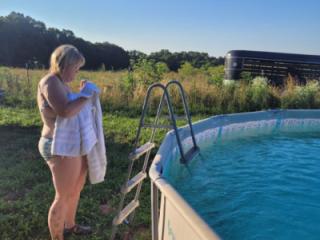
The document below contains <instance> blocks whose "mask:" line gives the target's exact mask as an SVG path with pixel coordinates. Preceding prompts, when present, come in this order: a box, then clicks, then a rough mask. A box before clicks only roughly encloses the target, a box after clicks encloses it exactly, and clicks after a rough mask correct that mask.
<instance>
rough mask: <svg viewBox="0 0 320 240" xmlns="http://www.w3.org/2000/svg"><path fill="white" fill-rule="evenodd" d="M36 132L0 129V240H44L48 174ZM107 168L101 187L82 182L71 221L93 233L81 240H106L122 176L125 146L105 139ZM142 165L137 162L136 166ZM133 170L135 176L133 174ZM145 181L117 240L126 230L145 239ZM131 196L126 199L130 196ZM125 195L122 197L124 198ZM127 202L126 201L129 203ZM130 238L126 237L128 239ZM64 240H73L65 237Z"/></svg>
mask: <svg viewBox="0 0 320 240" xmlns="http://www.w3.org/2000/svg"><path fill="white" fill-rule="evenodd" d="M39 136H40V128H39V127H28V128H22V127H14V126H0V239H2V240H4V239H10V240H11V239H16V240H19V239H38V240H42V239H49V232H48V228H47V212H48V209H49V207H50V204H51V202H52V200H53V197H54V189H53V186H52V182H51V174H50V171H49V169H48V167H47V165H46V163H45V161H44V160H43V159H42V158H41V156H40V155H39V153H38V148H37V145H38V140H39ZM106 147H107V157H108V169H107V176H106V180H105V182H103V183H100V184H96V185H90V184H89V183H88V182H87V184H86V186H85V188H84V190H83V192H82V194H81V199H80V205H79V209H78V214H77V221H78V222H79V223H82V224H89V225H91V226H92V227H93V228H94V234H92V235H90V236H89V237H82V238H81V239H93V240H94V239H96V240H98V239H108V237H109V236H110V234H111V227H112V226H111V224H112V219H113V216H114V215H115V210H114V211H112V212H111V213H106V211H104V210H105V209H104V207H106V206H108V207H110V208H111V209H117V208H118V203H119V199H120V194H119V190H120V187H121V185H122V184H123V183H124V181H125V179H126V174H127V168H128V163H129V160H128V158H127V156H128V154H129V151H130V150H131V147H132V145H131V143H130V141H128V143H121V144H120V143H117V142H116V141H114V137H112V136H111V137H107V139H106ZM141 164H142V161H141ZM141 164H140V166H139V165H137V166H136V169H135V170H134V171H135V172H137V171H138V169H139V167H141ZM149 186H150V185H149V183H148V181H147V182H146V183H145V184H144V186H143V189H142V193H141V207H140V208H139V209H138V211H137V214H136V217H135V222H134V223H133V225H132V227H131V228H130V229H128V228H127V227H125V226H122V227H120V229H119V231H120V234H119V236H120V237H119V239H123V238H124V237H125V235H127V234H126V233H127V232H128V231H129V232H130V233H132V234H133V236H134V237H133V238H134V239H150V238H151V236H150V207H149V206H150V198H149V196H150V190H149ZM131 197H132V196H131ZM129 198H130V196H128V199H129ZM129 200H130V199H129ZM132 234H131V235H132ZM68 239H76V238H75V237H72V236H71V237H69V238H68Z"/></svg>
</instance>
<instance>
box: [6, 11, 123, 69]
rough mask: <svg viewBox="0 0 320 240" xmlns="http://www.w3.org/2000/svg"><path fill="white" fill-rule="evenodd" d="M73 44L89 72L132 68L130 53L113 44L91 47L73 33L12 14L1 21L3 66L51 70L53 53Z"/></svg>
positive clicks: (90, 44) (89, 43)
mask: <svg viewBox="0 0 320 240" xmlns="http://www.w3.org/2000/svg"><path fill="white" fill-rule="evenodd" d="M66 43H67V44H73V45H75V46H77V48H79V50H80V51H81V52H82V53H83V54H84V55H85V57H86V60H87V61H86V68H87V69H98V68H100V67H101V66H102V65H103V66H105V68H107V69H122V68H126V67H127V66H128V64H129V58H128V53H127V52H126V51H125V50H123V49H122V48H121V47H118V46H116V45H114V44H110V43H107V42H105V43H95V44H93V43H91V42H88V41H85V40H83V39H81V38H78V37H76V36H75V35H74V34H73V32H72V31H70V30H62V31H60V30H58V29H55V28H46V26H45V24H44V23H42V22H39V21H36V20H34V19H32V18H31V17H27V16H26V17H25V16H24V15H22V14H20V13H15V12H12V13H11V14H9V15H8V16H6V17H0V65H6V66H14V67H24V66H25V65H26V64H28V63H29V64H30V63H32V64H36V65H37V66H38V67H39V66H46V67H47V66H48V60H49V56H50V54H51V52H52V51H53V50H54V49H55V48H56V47H57V46H59V45H61V44H66Z"/></svg>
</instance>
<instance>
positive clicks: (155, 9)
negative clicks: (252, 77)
mask: <svg viewBox="0 0 320 240" xmlns="http://www.w3.org/2000/svg"><path fill="white" fill-rule="evenodd" d="M30 2H31V4H30ZM28 3H29V4H27V5H26V6H22V4H21V2H19V1H18V0H11V1H10V0H3V1H1V3H0V16H7V15H8V14H10V13H11V12H12V11H14V12H19V13H21V14H23V15H25V16H29V17H31V18H33V19H35V20H37V21H41V22H43V23H44V24H45V25H46V27H47V28H49V27H51V28H57V29H59V30H62V29H67V30H71V31H72V32H74V34H75V36H77V37H80V38H83V39H85V40H87V41H90V42H109V43H112V44H115V45H117V46H119V47H122V48H123V49H125V50H126V51H132V50H137V51H140V52H143V53H146V54H150V53H152V52H158V51H160V50H162V49H167V50H169V51H170V52H182V51H195V52H205V53H208V54H209V56H212V57H224V56H225V54H226V53H227V52H228V51H230V50H251V51H268V52H282V53H298V54H310V55H320V48H319V42H320V34H319V33H318V31H315V30H317V29H319V27H320V16H319V14H318V13H317V10H318V9H320V8H319V7H320V3H319V2H317V1H314V0H308V1H305V2H304V3H302V2H301V3H300V2H293V3H292V2H291V1H288V0H283V1H281V2H277V1H275V0H271V1H269V2H268V3H252V2H251V1H250V0H244V1H241V3H239V2H234V1H225V2H223V3H221V2H218V1H210V0H203V1H202V2H201V4H199V3H196V2H195V1H192V0H188V1H181V0H177V1H175V2H169V1H168V0H166V1H161V2H153V3H150V2H148V1H146V0H141V1H139V2H130V1H127V0H118V1H112V0H110V1H108V2H100V3H99V4H90V3H88V2H86V1H84V0H82V1H77V2H75V1H68V2H62V0H57V1H55V2H54V3H53V2H43V1H40V0H32V1H29V2H28ZM231 3H232V5H231ZM62 5H63V9H62V8H61V6H62ZM216 9H218V11H217V10H216ZM87 19H89V20H87ZM167 36H169V37H167Z"/></svg>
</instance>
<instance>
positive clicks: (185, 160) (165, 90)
mask: <svg viewBox="0 0 320 240" xmlns="http://www.w3.org/2000/svg"><path fill="white" fill-rule="evenodd" d="M173 85H176V86H178V89H179V93H180V96H181V99H182V103H183V108H184V112H185V117H186V120H187V121H188V125H189V128H190V133H191V136H192V142H193V148H192V149H191V150H193V151H194V152H199V150H200V149H199V147H198V146H197V144H196V140H195V137H194V131H193V128H192V121H191V117H190V112H189V108H188V105H187V101H186V98H185V94H184V90H183V87H182V85H181V83H180V82H178V81H177V80H171V81H169V82H168V83H167V84H166V85H163V84H162V83H154V84H152V85H151V86H149V87H148V90H147V94H146V97H145V99H144V103H143V107H142V113H141V117H140V122H139V127H138V131H137V134H136V138H135V142H134V148H133V149H134V150H133V152H134V151H135V150H136V149H137V147H138V144H139V140H140V134H141V129H142V128H143V127H144V126H145V124H144V119H145V115H146V113H147V109H148V103H149V98H150V95H151V93H152V91H153V90H154V89H156V88H160V89H162V90H163V94H162V96H161V99H160V103H159V106H158V109H157V113H156V117H155V120H154V124H153V126H152V125H151V126H150V127H151V128H152V133H151V136H150V139H149V143H153V141H154V137H155V132H156V130H157V128H159V127H158V126H159V125H158V122H159V118H160V115H161V111H162V107H163V103H164V101H165V100H166V102H167V107H168V111H169V117H170V120H171V124H172V128H173V130H174V132H175V136H176V140H177V144H178V147H179V151H180V155H181V158H180V163H182V164H187V163H188V161H189V160H190V159H188V158H186V155H189V157H190V158H192V157H193V156H194V155H192V154H188V153H187V154H185V153H184V152H183V148H182V143H181V140H180V136H179V132H178V128H177V124H176V119H175V115H174V112H173V108H172V103H171V99H170V95H169V92H168V88H169V87H170V86H173ZM160 128H161V127H160ZM151 150H152V149H150V150H148V151H147V152H145V159H144V163H143V167H142V171H141V172H142V173H146V168H147V165H148V162H149V158H150V153H151ZM133 164H134V160H130V163H129V166H128V175H127V179H126V182H125V184H127V183H128V182H129V180H130V178H131V173H132V169H133ZM142 183H143V180H142V181H141V182H139V183H138V184H137V185H136V186H135V187H136V193H135V197H134V199H133V200H132V202H134V201H137V206H139V202H138V199H139V195H140V191H141V187H142ZM127 193H128V192H122V193H121V200H120V204H119V207H118V211H117V215H116V216H115V218H114V221H113V227H112V235H111V240H113V239H114V238H115V236H116V232H117V227H118V225H119V224H116V222H117V221H115V220H116V219H117V218H119V217H120V213H121V211H122V210H123V205H124V200H125V197H126V194H127ZM152 194H154V191H152ZM156 198H157V197H156ZM132 202H130V203H129V204H131V203H132ZM156 202H157V203H156V204H157V205H158V201H156ZM135 209H136V208H134V209H133V211H132V212H131V213H130V214H129V223H131V222H132V221H133V218H134V213H135ZM152 214H153V211H152Z"/></svg>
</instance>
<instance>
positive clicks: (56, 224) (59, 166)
mask: <svg viewBox="0 0 320 240" xmlns="http://www.w3.org/2000/svg"><path fill="white" fill-rule="evenodd" d="M81 162H82V161H81V157H54V158H52V159H51V160H50V161H48V165H49V167H50V170H51V173H52V181H53V185H54V188H55V191H56V194H55V198H54V201H53V203H52V205H51V207H50V210H49V214H48V225H49V230H50V234H51V238H52V239H53V240H63V229H64V223H65V219H66V214H67V210H68V202H69V199H70V198H71V196H72V193H73V191H74V188H75V187H76V185H77V181H78V179H79V176H80V172H81Z"/></svg>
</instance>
